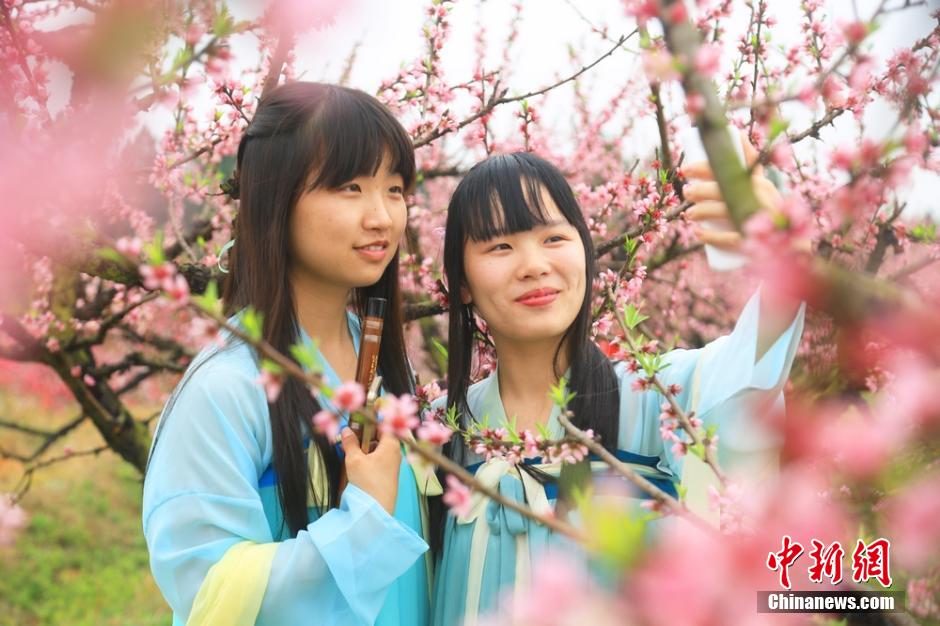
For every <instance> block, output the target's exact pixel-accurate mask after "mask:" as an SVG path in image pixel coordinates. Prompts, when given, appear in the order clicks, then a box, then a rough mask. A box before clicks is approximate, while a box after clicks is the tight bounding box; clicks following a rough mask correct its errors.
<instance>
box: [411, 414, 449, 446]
mask: <svg viewBox="0 0 940 626" xmlns="http://www.w3.org/2000/svg"><path fill="white" fill-rule="evenodd" d="M453 434H454V431H452V430H451V429H450V428H449V427H448V426H447V425H446V424H442V423H441V422H439V421H437V420H434V419H428V420H424V421H423V422H422V423H421V426H419V427H418V431H417V436H418V439H420V440H421V441H427V442H428V443H430V444H432V445H435V446H442V445H444V444H445V443H447V442H448V441H450V438H451V437H452V436H453Z"/></svg>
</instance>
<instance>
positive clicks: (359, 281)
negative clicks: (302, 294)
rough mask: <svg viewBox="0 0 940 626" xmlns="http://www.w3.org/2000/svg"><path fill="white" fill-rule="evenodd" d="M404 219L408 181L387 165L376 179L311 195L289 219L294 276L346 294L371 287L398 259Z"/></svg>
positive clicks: (306, 195) (365, 177)
mask: <svg viewBox="0 0 940 626" xmlns="http://www.w3.org/2000/svg"><path fill="white" fill-rule="evenodd" d="M311 178H312V177H311ZM406 219H407V208H406V206H405V196H404V181H403V180H402V177H401V175H400V174H398V173H395V172H392V171H390V170H389V167H388V160H387V159H385V160H383V161H382V165H381V166H380V167H379V169H378V171H377V172H376V175H375V176H370V175H363V176H358V177H356V178H354V179H352V180H350V181H347V182H345V183H343V184H342V185H340V186H339V187H338V188H336V189H325V188H316V189H307V190H306V191H304V193H303V194H302V195H301V197H300V199H299V200H298V201H297V206H296V207H295V208H294V211H293V213H292V214H291V220H290V231H291V232H290V252H291V272H292V274H293V275H294V276H295V278H300V279H303V280H306V281H310V280H312V281H314V282H316V283H320V284H323V285H329V286H335V287H341V288H345V289H352V288H355V287H365V286H368V285H372V284H374V283H376V282H377V281H378V280H379V278H381V277H382V273H383V272H384V271H385V268H386V267H388V264H389V263H390V262H391V261H392V259H393V258H394V255H395V254H397V253H398V244H399V241H400V240H401V236H402V233H403V232H404V230H405V222H406Z"/></svg>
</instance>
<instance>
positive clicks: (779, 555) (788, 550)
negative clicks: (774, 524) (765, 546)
mask: <svg viewBox="0 0 940 626" xmlns="http://www.w3.org/2000/svg"><path fill="white" fill-rule="evenodd" d="M801 554H803V546H801V545H800V544H799V542H796V541H793V540H791V539H790V535H784V537H783V549H782V550H780V552H771V553H770V554H768V555H767V567H768V568H770V569H771V571H775V570H778V569H779V570H780V586H781V587H783V588H785V589H789V588H790V566H791V565H792V564H793V562H794V561H796V560H797V559H798V558H799V557H800V555H801Z"/></svg>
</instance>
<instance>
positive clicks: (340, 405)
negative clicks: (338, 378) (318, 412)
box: [333, 382, 366, 411]
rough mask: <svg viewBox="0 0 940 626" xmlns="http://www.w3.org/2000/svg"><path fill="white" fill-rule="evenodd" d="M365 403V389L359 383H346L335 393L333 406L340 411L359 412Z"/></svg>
mask: <svg viewBox="0 0 940 626" xmlns="http://www.w3.org/2000/svg"><path fill="white" fill-rule="evenodd" d="M365 401H366V392H365V389H363V388H362V385H360V384H359V383H357V382H345V383H343V384H342V385H340V386H339V387H337V388H336V389H335V390H334V392H333V404H334V405H335V406H336V408H337V409H339V410H340V411H357V410H359V409H361V408H362V405H363V404H365Z"/></svg>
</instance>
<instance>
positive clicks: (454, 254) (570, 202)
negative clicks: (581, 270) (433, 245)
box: [444, 152, 620, 462]
mask: <svg viewBox="0 0 940 626" xmlns="http://www.w3.org/2000/svg"><path fill="white" fill-rule="evenodd" d="M542 190H544V191H545V192H547V193H548V195H549V196H550V197H551V199H552V200H553V201H554V203H555V204H556V205H557V206H558V209H559V211H561V214H562V215H563V216H564V217H565V219H566V220H568V223H570V224H571V225H572V226H574V228H575V229H576V230H577V231H578V236H579V237H580V238H581V243H582V244H583V246H584V266H585V283H584V285H585V286H584V299H583V301H582V303H581V308H580V310H579V311H578V315H577V317H575V319H574V321H573V322H572V323H571V325H570V326H569V327H568V329H567V330H566V331H565V333H564V335H563V336H562V339H561V340H560V341H559V344H558V347H557V348H556V351H555V357H554V363H553V366H554V368H555V375H556V376H559V377H560V376H561V375H562V374H563V372H559V371H557V370H558V367H559V358H558V357H559V355H560V354H561V350H562V349H567V355H566V356H567V361H568V363H569V364H570V366H571V380H570V381H569V389H570V390H571V391H574V392H575V393H576V395H575V397H574V400H573V401H572V403H571V404H570V405H569V407H568V408H569V409H571V411H572V412H573V413H574V419H573V422H574V424H575V425H577V426H578V427H580V428H582V429H583V428H591V429H593V430H594V433H595V435H599V436H600V438H601V443H602V444H603V445H604V447H606V448H607V449H609V450H611V451H613V450H614V449H616V445H617V431H618V419H619V412H620V411H619V404H620V394H619V390H618V386H617V379H616V375H615V374H614V369H613V366H612V365H611V363H610V361H609V360H608V359H607V357H606V356H605V355H604V354H603V353H602V352H601V350H600V348H598V347H597V345H595V344H594V342H593V341H591V337H590V331H591V324H592V316H591V290H592V284H593V279H594V274H595V267H596V259H595V255H594V244H593V243H592V241H591V235H590V231H589V230H588V227H587V224H586V223H585V221H584V215H583V214H582V212H581V207H580V206H579V205H578V202H577V200H576V199H575V197H574V193H573V192H572V191H571V187H570V186H569V185H568V182H567V181H566V180H565V177H564V175H563V174H562V173H561V171H559V170H558V168H557V167H555V166H554V165H552V164H551V163H549V162H548V161H546V160H545V159H542V158H541V157H538V156H536V155H534V154H532V153H529V152H515V153H512V154H502V155H495V156H491V157H489V158H488V159H486V160H484V161H481V162H480V163H477V164H476V165H475V166H473V168H472V169H471V170H470V171H469V172H468V173H467V175H466V176H465V177H464V178H463V180H461V181H460V184H459V185H457V189H456V190H455V191H454V195H453V196H452V197H451V200H450V205H449V206H448V209H447V230H446V234H445V236H444V271H445V274H446V276H447V283H448V289H449V292H450V327H449V329H448V335H447V336H448V356H449V362H448V367H447V405H448V408H449V407H451V406H454V407H456V408H457V411H458V413H459V414H461V415H463V416H464V419H468V418H471V417H477V418H478V417H480V416H471V415H470V410H469V407H468V406H467V389H468V388H469V385H470V378H471V375H472V372H471V371H470V368H471V362H472V357H473V349H474V346H475V344H476V341H475V337H474V335H475V332H476V330H477V328H476V322H475V321H474V314H473V305H472V304H463V303H461V301H460V299H459V296H458V293H459V290H460V287H461V286H463V285H466V273H465V270H464V246H465V244H466V242H467V241H468V240H472V241H486V240H489V239H492V238H493V237H497V236H500V235H508V234H513V233H517V232H521V231H526V230H531V229H532V228H534V227H535V226H537V225H540V224H546V223H547V222H548V221H549V217H548V214H547V212H546V210H545V207H544V205H543V202H542ZM452 448H453V449H451V450H449V451H448V452H449V454H450V455H451V456H452V457H453V458H454V459H455V460H457V461H458V462H460V461H462V460H463V458H464V454H465V451H464V450H462V442H461V441H456V442H455V443H454V445H453V446H452Z"/></svg>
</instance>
